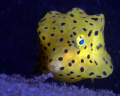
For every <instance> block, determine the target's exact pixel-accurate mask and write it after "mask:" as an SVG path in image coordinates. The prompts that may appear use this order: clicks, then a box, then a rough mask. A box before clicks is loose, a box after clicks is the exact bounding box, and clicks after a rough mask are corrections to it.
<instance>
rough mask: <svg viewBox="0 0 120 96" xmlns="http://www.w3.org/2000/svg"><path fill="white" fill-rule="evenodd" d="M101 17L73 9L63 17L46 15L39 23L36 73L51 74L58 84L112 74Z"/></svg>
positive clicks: (55, 12)
mask: <svg viewBox="0 0 120 96" xmlns="http://www.w3.org/2000/svg"><path fill="white" fill-rule="evenodd" d="M104 22H105V20H104V15H103V14H97V15H87V14H86V13H85V12H84V11H83V10H82V9H79V8H73V9H72V10H71V11H69V12H67V13H66V14H61V13H60V12H57V11H50V12H48V13H47V14H46V15H45V17H43V18H42V19H41V20H40V22H39V23H38V25H39V27H38V29H37V32H38V35H39V40H40V53H39V59H38V61H37V63H36V65H35V70H36V72H37V73H40V74H42V73H49V72H51V73H52V75H53V76H54V78H56V79H57V80H59V81H61V82H78V81H80V80H83V79H86V78H91V79H93V78H105V77H108V76H109V75H110V74H111V73H112V71H113V65H112V62H111V57H110V55H109V54H108V53H107V51H106V49H105V43H104V32H103V31H104Z"/></svg>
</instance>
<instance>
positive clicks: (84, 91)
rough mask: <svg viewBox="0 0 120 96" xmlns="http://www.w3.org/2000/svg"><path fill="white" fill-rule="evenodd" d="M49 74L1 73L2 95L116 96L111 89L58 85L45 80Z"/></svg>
mask: <svg viewBox="0 0 120 96" xmlns="http://www.w3.org/2000/svg"><path fill="white" fill-rule="evenodd" d="M48 77H49V75H45V74H43V75H42V76H39V77H34V78H31V79H26V78H25V77H22V76H20V75H18V74H14V75H11V76H9V75H6V74H0V96H116V94H115V93H113V92H112V91H109V90H103V89H101V90H91V89H88V88H84V87H83V86H82V87H81V88H78V87H76V86H70V87H68V86H66V83H64V84H63V86H61V87H60V86H58V85H57V84H56V83H53V84H49V83H44V81H45V80H46V79H47V78H48ZM117 96H120V95H117Z"/></svg>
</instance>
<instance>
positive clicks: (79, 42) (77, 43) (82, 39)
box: [75, 35, 85, 48]
mask: <svg viewBox="0 0 120 96" xmlns="http://www.w3.org/2000/svg"><path fill="white" fill-rule="evenodd" d="M84 42H85V37H84V36H83V35H79V36H78V37H77V38H76V41H75V46H76V47H77V48H83V46H84Z"/></svg>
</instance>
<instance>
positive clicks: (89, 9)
mask: <svg viewBox="0 0 120 96" xmlns="http://www.w3.org/2000/svg"><path fill="white" fill-rule="evenodd" d="M74 7H79V8H82V9H83V10H85V12H86V13H87V14H90V15H93V14H100V13H103V14H104V15H105V30H104V32H105V34H104V35H105V43H106V48H107V51H108V53H109V54H110V55H111V57H112V59H113V65H114V72H113V74H112V75H110V76H109V77H108V78H105V79H95V80H94V83H91V80H90V79H87V80H83V81H80V82H79V83H75V85H76V86H78V87H81V85H84V86H85V87H88V88H94V89H98V88H102V89H110V90H113V91H114V92H115V93H120V3H119V0H0V73H6V74H9V75H11V74H14V73H15V74H21V75H22V76H27V77H30V76H31V75H36V74H35V73H34V65H35V62H36V60H37V58H38V52H39V45H38V36H37V32H36V30H37V27H38V21H39V20H40V19H41V18H42V17H44V15H45V14H46V13H47V12H48V11H52V10H56V11H59V12H62V13H65V12H67V11H69V10H71V9H72V8H74Z"/></svg>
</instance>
